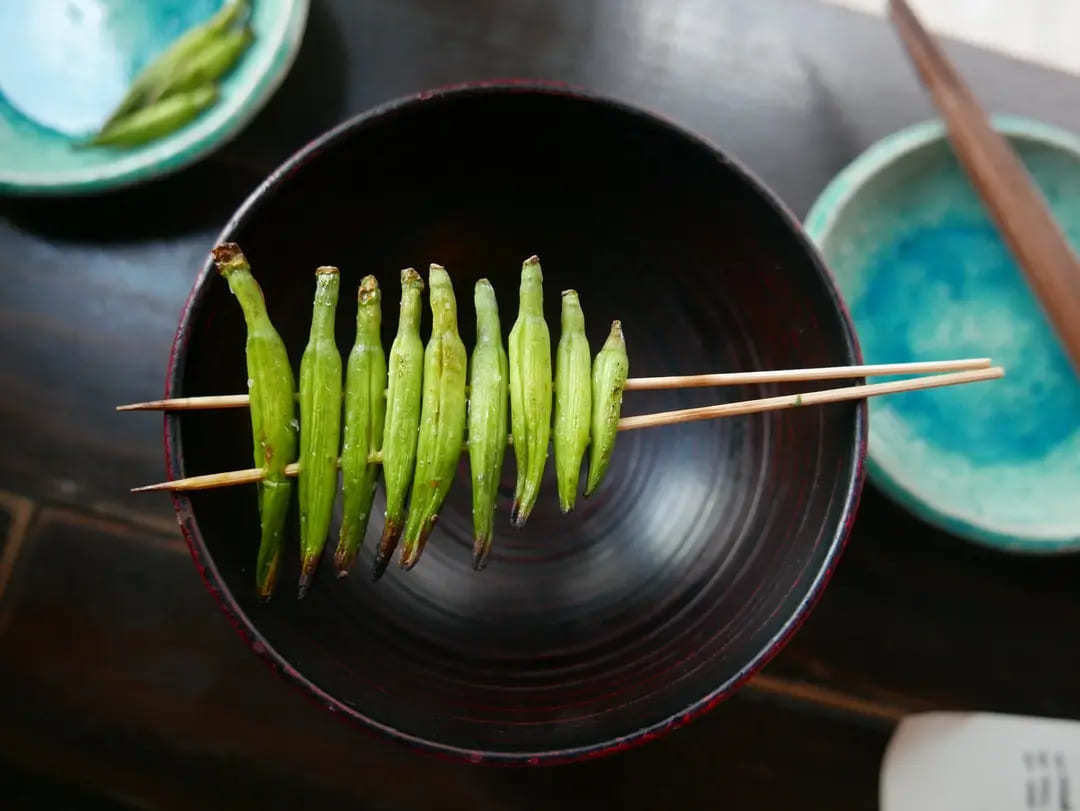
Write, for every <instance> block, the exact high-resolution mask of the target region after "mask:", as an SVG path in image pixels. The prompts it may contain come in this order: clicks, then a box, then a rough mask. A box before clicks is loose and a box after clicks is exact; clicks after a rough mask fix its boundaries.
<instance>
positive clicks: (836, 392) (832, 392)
mask: <svg viewBox="0 0 1080 811" xmlns="http://www.w3.org/2000/svg"><path fill="white" fill-rule="evenodd" d="M1004 376H1005V370H1004V369H1002V368H1001V367H1000V366H992V367H991V368H989V369H976V370H972V371H967V372H952V373H951V374H944V375H928V376H926V377H914V378H911V379H910V380H893V381H891V382H889V383H864V384H862V385H860V386H844V387H842V388H838V389H824V390H823V391H811V392H807V393H806V394H785V395H782V396H780V397H763V398H761V399H759V400H742V401H740V402H737V403H723V404H721V405H713V406H702V407H701V408H684V409H681V410H679V411H661V412H660V413H658V414H641V415H640V416H637V417H623V418H622V419H621V420H619V430H620V431H632V430H634V429H636V428H652V427H654V426H657V425H677V424H679V423H681V422H693V421H694V420H710V419H714V418H716V417H736V416H738V415H740V414H758V413H761V412H763V411H778V410H780V409H783V408H797V407H799V406H809V405H822V404H824V403H840V402H844V401H845V400H861V399H863V398H864V397H876V396H878V395H881V394H896V393H898V392H902V391H918V390H919V389H932V388H936V387H938V386H955V385H958V384H960V383H977V382H979V381H982V380H994V379H995V378H999V377H1004Z"/></svg>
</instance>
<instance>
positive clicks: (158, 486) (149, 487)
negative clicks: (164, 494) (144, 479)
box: [131, 482, 172, 493]
mask: <svg viewBox="0 0 1080 811" xmlns="http://www.w3.org/2000/svg"><path fill="white" fill-rule="evenodd" d="M171 486H172V482H157V483H155V484H144V485H143V486H142V487H132V488H131V492H132V493H153V492H155V491H158V490H169V489H171Z"/></svg>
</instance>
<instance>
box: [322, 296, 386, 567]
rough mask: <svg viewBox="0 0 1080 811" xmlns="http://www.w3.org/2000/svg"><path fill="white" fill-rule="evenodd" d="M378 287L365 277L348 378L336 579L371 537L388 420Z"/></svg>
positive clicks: (358, 304) (358, 299)
mask: <svg viewBox="0 0 1080 811" xmlns="http://www.w3.org/2000/svg"><path fill="white" fill-rule="evenodd" d="M380 298H381V296H380V294H379V283H378V282H377V281H376V280H375V277H374V276H365V277H364V280H363V281H362V282H361V283H360V289H359V291H358V292H357V307H356V343H355V344H354V345H353V348H352V351H351V352H350V353H349V362H348V366H347V368H346V372H345V441H344V444H343V445H342V448H341V479H342V495H343V502H344V509H343V511H342V517H341V534H340V535H339V537H338V547H337V551H336V552H335V554H334V568H335V569H336V570H337V573H338V576H339V577H342V576H344V575H346V574H348V571H349V568H350V567H351V566H352V564H353V561H354V560H355V559H356V552H357V550H358V549H359V548H360V543H361V541H362V540H363V538H364V533H365V532H366V531H367V525H368V521H369V519H370V517H371V504H372V501H373V500H374V498H375V479H376V478H377V476H378V472H379V466H378V464H377V463H375V462H372V461H371V457H372V456H373V455H374V454H376V453H377V452H378V451H379V449H380V448H381V447H382V437H383V421H384V420H385V418H386V354H385V353H384V352H383V348H382V341H381V340H380V337H379V328H380V326H381V321H382V312H381V307H380Z"/></svg>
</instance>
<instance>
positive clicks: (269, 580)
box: [214, 242, 296, 599]
mask: <svg viewBox="0 0 1080 811" xmlns="http://www.w3.org/2000/svg"><path fill="white" fill-rule="evenodd" d="M214 262H215V263H216V265H217V269H218V272H219V273H220V274H221V275H222V276H224V277H225V280H226V281H227V282H228V283H229V289H230V290H231V291H232V293H233V295H234V296H236V299H237V301H238V302H240V307H241V309H242V310H243V311H244V322H245V324H246V326H247V343H246V345H245V354H246V356H247V376H248V394H249V395H250V406H249V411H250V414H251V434H252V438H253V440H254V457H255V467H259V468H262V469H263V473H264V478H263V480H262V482H261V483H260V484H259V521H260V524H261V538H260V540H259V555H258V559H257V561H256V564H255V588H256V590H257V592H258V594H259V596H260V597H262V598H263V599H268V598H269V597H270V595H271V594H273V591H274V584H275V582H276V581H277V574H278V566H279V563H280V560H281V547H282V543H283V540H284V535H285V519H286V517H287V516H288V513H289V497H290V494H291V493H292V482H291V481H290V480H289V479H288V478H286V476H285V466H286V465H288V464H290V463H291V462H293V461H295V460H296V404H295V401H294V398H293V392H294V391H295V390H296V386H295V384H294V382H293V374H292V368H291V367H290V366H289V356H288V353H287V352H286V351H285V344H284V343H283V342H282V340H281V336H280V335H278V333H277V330H275V329H274V325H273V324H271V323H270V316H269V315H267V313H266V302H265V301H264V300H263V294H262V290H261V289H259V285H258V283H257V282H256V281H255V278H254V277H253V276H252V275H251V268H250V266H249V265H248V262H247V259H245V258H244V254H243V253H242V252H241V251H240V247H239V246H238V245H236V244H235V243H232V242H226V243H223V244H221V245H218V246H217V247H215V248H214Z"/></svg>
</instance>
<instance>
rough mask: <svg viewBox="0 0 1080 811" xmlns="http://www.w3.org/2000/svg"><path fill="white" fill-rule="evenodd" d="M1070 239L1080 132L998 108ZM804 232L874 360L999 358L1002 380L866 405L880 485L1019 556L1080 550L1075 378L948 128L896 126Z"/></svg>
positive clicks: (837, 183) (1076, 223) (929, 516)
mask: <svg viewBox="0 0 1080 811" xmlns="http://www.w3.org/2000/svg"><path fill="white" fill-rule="evenodd" d="M994 123H995V126H996V127H997V128H998V130H999V131H1001V132H1002V133H1003V134H1005V135H1006V136H1007V137H1008V138H1009V140H1010V141H1011V143H1012V144H1013V146H1014V147H1015V148H1016V149H1017V151H1018V152H1019V154H1020V156H1021V158H1022V160H1023V161H1024V164H1025V165H1026V166H1027V168H1028V170H1029V171H1030V172H1031V174H1032V175H1033V176H1034V178H1035V179H1036V181H1037V182H1038V184H1039V186H1040V187H1041V188H1042V190H1043V193H1044V194H1045V196H1046V198H1047V199H1048V201H1049V203H1050V206H1051V208H1052V209H1053V211H1054V214H1055V216H1056V217H1057V218H1058V221H1059V222H1060V223H1061V226H1062V228H1063V229H1064V230H1065V232H1066V235H1067V236H1068V238H1069V241H1070V242H1071V243H1072V244H1073V246H1074V247H1076V246H1078V245H1080V138H1077V137H1076V136H1074V135H1072V134H1070V133H1067V132H1064V131H1061V130H1058V129H1056V128H1053V127H1050V126H1048V125H1045V124H1041V123H1038V122H1034V121H1028V120H1024V119H1017V118H1005V117H999V118H996V119H995V122H994ZM806 227H807V230H808V232H809V233H810V235H811V237H812V238H813V239H814V240H815V241H816V242H817V244H818V246H819V247H820V248H821V250H822V253H823V254H824V256H825V259H826V262H827V263H828V265H829V266H830V267H831V268H832V270H833V272H834V274H835V275H836V279H837V281H838V283H839V285H840V288H841V290H842V292H843V294H844V297H845V298H846V299H847V302H848V304H849V306H850V308H851V313H852V316H853V318H854V321H855V326H856V329H857V330H858V334H859V339H860V342H861V344H862V348H863V351H864V353H865V356H866V358H867V359H868V362H870V361H873V362H875V363H883V362H893V361H896V362H899V361H914V360H931V359H938V358H961V357H981V356H984V355H990V356H992V357H993V359H994V361H995V363H998V364H1000V365H1002V366H1004V367H1005V369H1006V373H1007V376H1006V378H1005V379H1004V380H999V381H994V382H990V383H979V384H975V385H972V386H963V387H957V388H948V389H935V390H932V391H922V392H910V393H906V394H900V395H893V396H890V397H885V398H877V399H873V400H871V402H870V449H869V459H868V469H869V472H870V475H871V477H872V478H873V480H874V482H875V483H876V484H877V485H878V486H879V487H881V488H882V489H883V490H884V491H885V492H887V493H888V494H889V495H891V496H892V497H893V498H895V499H896V500H898V501H900V502H901V503H903V504H904V505H905V506H907V507H908V508H910V509H911V510H912V511H913V512H915V513H916V514H918V515H920V516H921V517H923V518H924V519H926V520H928V521H930V522H932V523H935V524H937V525H939V526H942V527H944V528H946V529H948V530H950V531H952V532H954V533H956V534H958V535H962V536H964V537H966V538H969V539H971V540H974V541H977V542H980V543H983V544H987V545H990V546H993V547H997V548H1001V549H1006V550H1009V551H1017V552H1036V553H1047V552H1062V551H1075V550H1078V549H1080V379H1078V378H1077V376H1076V375H1075V374H1074V373H1073V371H1072V369H1071V367H1070V365H1069V362H1068V360H1067V358H1066V356H1065V354H1064V352H1063V350H1062V349H1061V348H1060V346H1059V345H1058V343H1057V341H1056V339H1055V337H1054V335H1053V333H1052V331H1051V328H1050V326H1049V324H1048V322H1047V320H1046V318H1045V316H1044V315H1043V313H1042V311H1041V310H1040V309H1039V306H1038V303H1037V301H1036V300H1035V297H1034V295H1033V294H1032V293H1031V292H1030V290H1029V289H1028V287H1027V285H1026V283H1025V281H1024V279H1023V276H1022V274H1021V271H1020V270H1019V268H1018V267H1017V266H1016V265H1015V263H1014V262H1013V261H1012V259H1011V257H1010V256H1009V254H1008V252H1007V250H1006V249H1005V247H1004V245H1003V244H1002V242H1001V240H1000V238H999V237H998V236H997V234H996V232H995V230H994V228H993V225H992V224H991V222H990V220H989V219H988V217H987V215H986V213H985V212H984V210H983V208H982V205H981V204H980V202H979V200H978V198H977V197H976V195H975V192H974V190H973V189H972V188H971V186H970V184H969V183H968V181H967V179H966V177H965V175H964V174H963V172H962V170H961V169H960V167H959V165H958V163H957V162H956V159H955V157H954V156H953V153H952V151H951V149H950V147H949V145H948V142H947V141H946V138H945V131H944V128H943V126H942V125H941V124H940V123H939V122H936V121H934V122H927V123H924V124H919V125H917V126H914V127H911V128H909V129H906V130H903V131H901V132H898V133H896V134H894V135H891V136H889V137H887V138H885V139H884V140H882V141H880V142H879V143H878V144H876V145H875V146H874V147H872V148H871V149H870V150H868V151H867V152H865V153H864V154H863V155H861V156H860V157H859V158H858V159H856V160H855V161H854V162H853V163H852V164H851V165H850V166H848V167H847V168H846V169H845V170H844V171H842V172H841V173H840V174H839V175H837V177H836V178H835V179H834V180H833V181H832V183H830V184H829V186H828V187H827V188H826V189H825V191H824V192H823V193H822V194H821V196H820V197H819V198H818V200H817V202H816V203H815V204H814V206H813V208H812V209H811V211H810V213H809V215H808V216H807V221H806Z"/></svg>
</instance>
